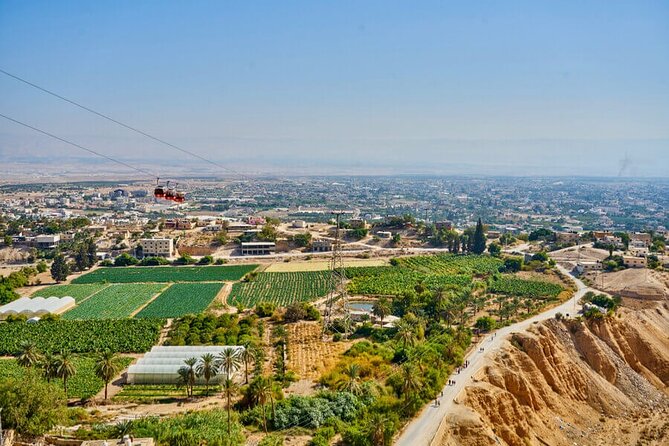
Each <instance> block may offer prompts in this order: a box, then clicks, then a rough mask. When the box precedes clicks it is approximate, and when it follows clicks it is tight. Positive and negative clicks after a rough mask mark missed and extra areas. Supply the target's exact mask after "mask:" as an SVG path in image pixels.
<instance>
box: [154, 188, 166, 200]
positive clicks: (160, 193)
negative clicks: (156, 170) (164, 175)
mask: <svg viewBox="0 0 669 446" xmlns="http://www.w3.org/2000/svg"><path fill="white" fill-rule="evenodd" d="M153 196H154V197H156V198H165V189H164V188H163V186H156V188H155V189H153Z"/></svg>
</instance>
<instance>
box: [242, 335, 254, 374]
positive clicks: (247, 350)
mask: <svg viewBox="0 0 669 446" xmlns="http://www.w3.org/2000/svg"><path fill="white" fill-rule="evenodd" d="M253 349H254V347H253V345H252V344H251V343H250V342H247V343H246V345H245V346H244V350H242V352H241V360H242V362H243V363H244V378H245V384H248V383H249V363H250V362H251V361H253V360H254V359H255V352H254V351H253Z"/></svg>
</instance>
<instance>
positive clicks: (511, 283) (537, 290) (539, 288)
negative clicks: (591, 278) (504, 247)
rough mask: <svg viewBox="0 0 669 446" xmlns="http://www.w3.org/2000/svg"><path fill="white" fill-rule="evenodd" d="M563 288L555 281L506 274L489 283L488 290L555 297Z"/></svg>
mask: <svg viewBox="0 0 669 446" xmlns="http://www.w3.org/2000/svg"><path fill="white" fill-rule="evenodd" d="M563 290H564V288H562V287H561V286H560V285H557V284H555V283H550V282H542V281H538V280H524V279H518V278H516V277H505V276H502V277H497V278H493V279H492V280H490V282H489V284H488V291H490V292H492V293H497V294H508V295H511V296H523V297H524V296H528V297H547V298H555V297H557V296H558V295H559V294H560V293H561V292H562V291H563Z"/></svg>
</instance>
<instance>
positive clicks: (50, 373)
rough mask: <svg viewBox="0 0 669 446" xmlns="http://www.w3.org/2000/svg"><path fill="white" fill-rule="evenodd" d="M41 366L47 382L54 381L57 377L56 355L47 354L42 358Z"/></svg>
mask: <svg viewBox="0 0 669 446" xmlns="http://www.w3.org/2000/svg"><path fill="white" fill-rule="evenodd" d="M41 366H42V376H43V377H44V379H46V382H48V383H50V382H51V380H52V379H54V378H56V377H57V376H56V372H57V369H58V358H57V357H56V355H54V354H53V353H51V352H46V353H45V354H44V356H43V357H42V361H41Z"/></svg>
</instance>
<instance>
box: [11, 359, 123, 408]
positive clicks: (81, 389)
mask: <svg viewBox="0 0 669 446" xmlns="http://www.w3.org/2000/svg"><path fill="white" fill-rule="evenodd" d="M131 362H132V358H129V357H120V358H118V361H117V364H118V365H119V366H120V367H121V369H122V370H123V369H126V368H127V367H128V366H129V365H130V363H131ZM72 363H73V365H74V368H75V369H76V371H77V373H76V374H75V375H74V376H73V377H72V378H70V379H69V380H68V381H67V396H68V398H90V397H93V396H95V395H96V394H97V393H98V392H99V391H100V390H102V388H103V387H104V382H103V381H102V380H101V379H100V378H98V377H97V376H95V358H94V357H91V356H75V357H73V358H72ZM25 373H27V371H26V369H25V368H23V367H21V366H20V365H18V364H17V363H16V360H15V359H3V360H0V380H2V379H3V378H21V377H23V376H24V375H25ZM51 382H52V383H53V385H55V386H58V387H61V388H62V386H63V380H62V379H59V378H54V379H53V380H52V381H51Z"/></svg>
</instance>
